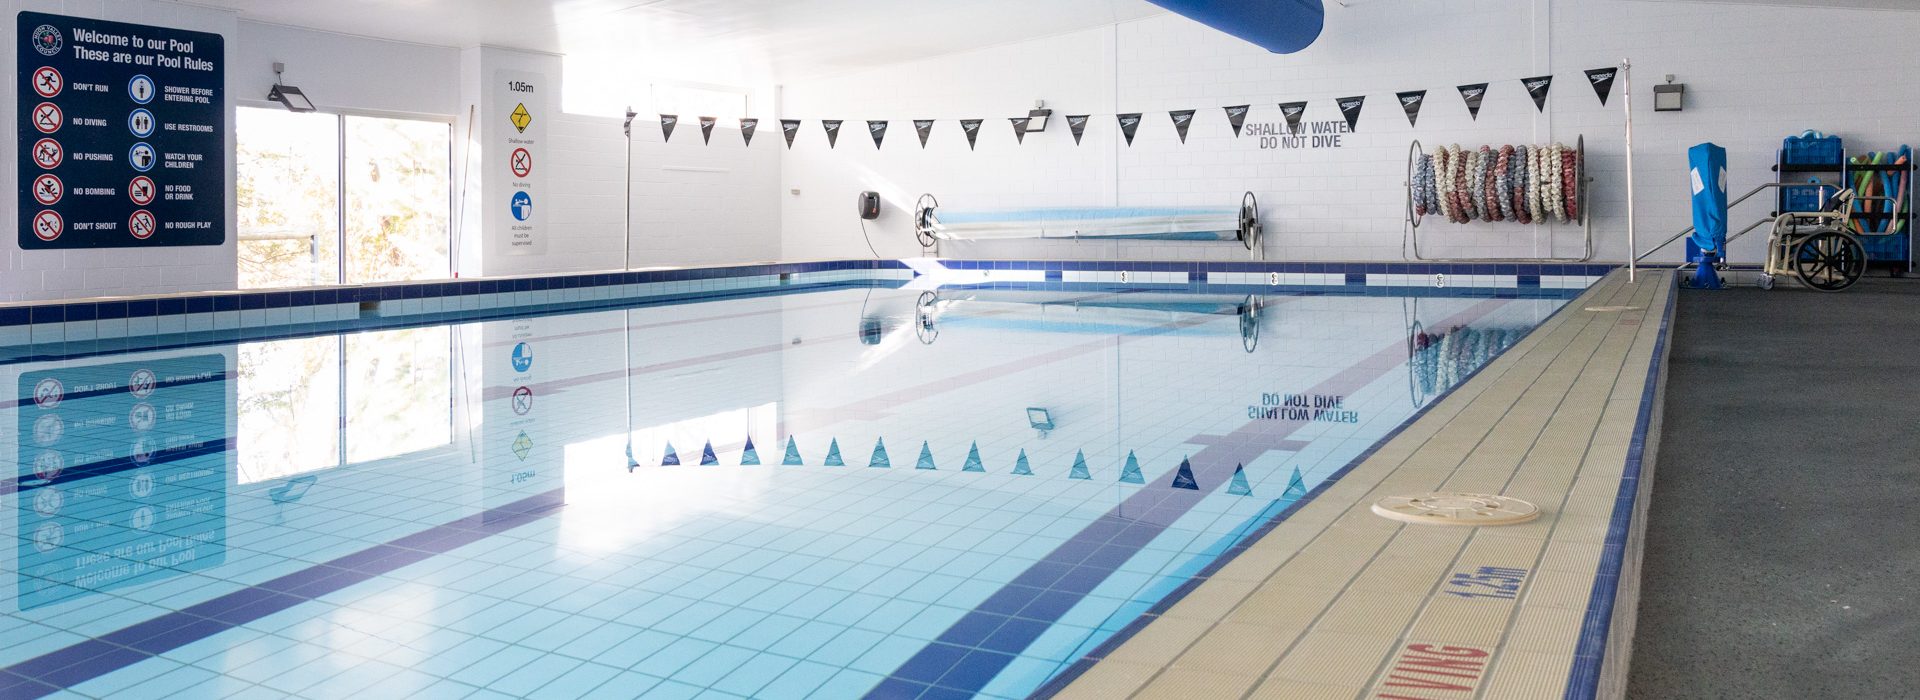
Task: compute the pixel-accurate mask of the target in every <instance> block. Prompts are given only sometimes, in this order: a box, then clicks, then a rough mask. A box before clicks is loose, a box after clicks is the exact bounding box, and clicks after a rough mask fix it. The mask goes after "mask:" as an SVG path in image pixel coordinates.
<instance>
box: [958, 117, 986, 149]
mask: <svg viewBox="0 0 1920 700" xmlns="http://www.w3.org/2000/svg"><path fill="white" fill-rule="evenodd" d="M982 121H985V120H983V119H962V120H960V130H961V131H964V132H966V134H967V150H969V151H971V150H973V144H974V142H975V141H979V140H980V123H981V122H982Z"/></svg>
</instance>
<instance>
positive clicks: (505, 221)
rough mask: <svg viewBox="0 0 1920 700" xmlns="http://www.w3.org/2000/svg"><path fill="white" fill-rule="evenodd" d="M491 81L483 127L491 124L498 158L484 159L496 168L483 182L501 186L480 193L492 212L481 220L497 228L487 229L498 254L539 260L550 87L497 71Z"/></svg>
mask: <svg viewBox="0 0 1920 700" xmlns="http://www.w3.org/2000/svg"><path fill="white" fill-rule="evenodd" d="M493 76H494V77H493V81H494V84H493V85H492V86H491V87H492V93H493V97H492V99H491V100H489V101H488V102H489V106H490V108H491V109H492V110H493V111H492V112H491V113H489V114H488V115H487V116H488V117H490V119H488V120H487V121H488V123H489V124H492V127H491V128H489V129H488V131H490V132H492V135H491V137H490V139H489V141H490V143H492V144H493V146H494V147H495V148H496V149H498V152H499V153H500V156H499V159H498V160H494V159H492V158H488V160H490V161H492V162H495V163H498V164H499V165H498V166H497V167H495V168H494V172H491V173H488V177H487V178H486V179H484V180H482V182H485V183H494V182H498V183H501V184H500V185H497V186H487V187H486V188H485V189H486V192H487V195H488V196H487V203H486V206H487V207H491V208H492V210H491V211H488V212H487V216H486V218H485V219H484V220H485V221H492V222H499V223H498V224H497V225H492V224H490V225H489V226H490V227H491V228H493V234H494V235H493V236H490V238H491V239H492V240H494V241H498V243H497V245H498V252H500V253H501V254H504V255H541V254H544V253H546V252H547V238H546V232H545V231H544V230H542V229H544V228H545V226H544V224H545V222H546V204H547V197H548V195H549V193H548V192H547V189H546V182H547V179H546V173H547V168H546V167H545V166H546V165H547V163H546V162H544V161H543V157H544V156H545V155H546V153H545V152H544V151H543V150H542V147H544V146H545V145H546V133H547V122H548V121H549V120H551V119H552V118H553V110H551V109H548V105H549V101H550V100H551V99H552V97H551V96H549V95H548V94H547V92H548V89H549V88H550V87H551V86H549V85H548V84H547V81H546V77H545V76H543V75H540V74H538V73H527V72H523V71H511V70H502V71H495V72H494V74H493Z"/></svg>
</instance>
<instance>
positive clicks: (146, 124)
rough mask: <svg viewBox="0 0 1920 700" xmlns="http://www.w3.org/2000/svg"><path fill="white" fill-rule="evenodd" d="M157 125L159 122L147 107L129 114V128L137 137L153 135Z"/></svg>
mask: <svg viewBox="0 0 1920 700" xmlns="http://www.w3.org/2000/svg"><path fill="white" fill-rule="evenodd" d="M156 126H158V123H157V122H155V121H154V120H153V113H152V112H149V111H147V110H146V108H141V109H136V110H133V113H132V114H129V115H127V130H128V131H131V132H133V135H134V137H135V138H142V139H144V138H146V137H148V136H152V135H153V129H154V127H156Z"/></svg>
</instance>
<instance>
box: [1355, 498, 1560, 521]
mask: <svg viewBox="0 0 1920 700" xmlns="http://www.w3.org/2000/svg"><path fill="white" fill-rule="evenodd" d="M1373 512H1374V514H1375V515H1378V516H1380V517H1383V518H1387V519H1389V520H1398V521H1401V522H1408V523H1415V524H1419V525H1461V526H1467V527H1473V526H1478V525H1514V524H1518V523H1524V522H1528V521H1531V520H1533V519H1534V518H1538V517H1540V508H1539V507H1538V506H1535V505H1533V504H1532V503H1528V502H1526V501H1522V500H1520V499H1518V498H1508V497H1506V496H1489V495H1487V494H1483V493H1451V492H1439V493H1423V494H1419V495H1417V496H1388V497H1386V498H1382V499H1380V501H1379V502H1378V503H1375V504H1373Z"/></svg>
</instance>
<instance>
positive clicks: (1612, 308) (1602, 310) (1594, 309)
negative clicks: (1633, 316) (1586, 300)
mask: <svg viewBox="0 0 1920 700" xmlns="http://www.w3.org/2000/svg"><path fill="white" fill-rule="evenodd" d="M1645 308H1647V307H1644V306H1589V307H1587V310H1588V311H1592V312H1594V313H1606V312H1609V311H1639V310H1641V309H1645Z"/></svg>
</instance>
